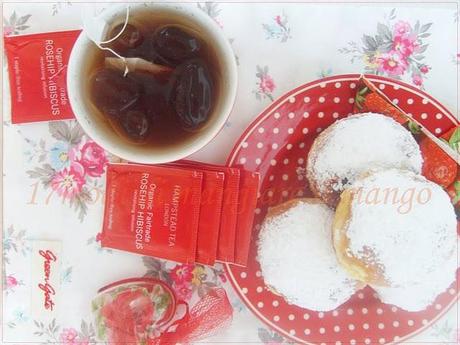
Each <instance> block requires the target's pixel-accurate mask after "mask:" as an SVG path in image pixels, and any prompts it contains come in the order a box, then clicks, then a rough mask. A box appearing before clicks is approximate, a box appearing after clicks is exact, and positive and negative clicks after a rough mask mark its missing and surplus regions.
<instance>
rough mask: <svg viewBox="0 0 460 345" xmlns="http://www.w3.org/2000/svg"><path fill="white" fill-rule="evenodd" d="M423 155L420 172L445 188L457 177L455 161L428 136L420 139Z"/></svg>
mask: <svg viewBox="0 0 460 345" xmlns="http://www.w3.org/2000/svg"><path fill="white" fill-rule="evenodd" d="M420 150H421V151H422V156H423V167H422V174H423V175H424V176H425V177H426V178H427V179H428V180H431V181H433V182H435V183H437V184H439V185H441V186H442V187H444V188H447V187H448V186H449V185H450V184H451V183H452V182H454V180H455V178H456V177H457V170H458V167H457V163H456V162H455V161H454V160H453V159H452V158H450V157H449V156H448V155H447V154H446V153H445V152H444V151H443V150H442V149H441V148H440V147H439V146H438V145H437V144H435V143H434V142H433V141H432V140H431V139H430V138H428V137H424V138H423V139H422V140H421V141H420Z"/></svg>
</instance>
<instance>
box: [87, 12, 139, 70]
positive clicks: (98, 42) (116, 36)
mask: <svg viewBox="0 0 460 345" xmlns="http://www.w3.org/2000/svg"><path fill="white" fill-rule="evenodd" d="M129 15H130V7H129V5H127V6H126V16H125V21H124V23H123V27H122V28H121V30H120V32H119V33H118V34H116V35H115V36H114V37H112V38H110V39H108V40H105V41H98V40H95V39H93V38H92V37H91V35H88V37H89V38H90V39H91V40H92V41H93V42H94V44H96V46H97V47H98V48H99V49H101V50H106V51H109V52H111V53H112V54H113V55H115V56H116V57H117V58H119V59H120V60H122V61H123V64H124V66H125V70H124V73H123V76H126V75H127V74H128V72H129V69H128V64H127V62H126V59H125V57H123V56H121V55H120V54H118V53H117V52H116V51H114V50H113V49H112V48H110V47H104V46H103V44H108V43H111V42H113V41H115V40H116V39H118V38H119V37H120V36H121V35H122V34H123V32H124V31H125V30H126V27H127V26H128V21H129Z"/></svg>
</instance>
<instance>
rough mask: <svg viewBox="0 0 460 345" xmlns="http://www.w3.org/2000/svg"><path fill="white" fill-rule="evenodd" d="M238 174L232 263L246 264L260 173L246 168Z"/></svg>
mask: <svg viewBox="0 0 460 345" xmlns="http://www.w3.org/2000/svg"><path fill="white" fill-rule="evenodd" d="M240 174H241V175H240V190H239V195H238V218H237V219H238V220H237V223H236V235H235V260H234V263H235V264H237V265H241V266H246V264H247V262H248V255H249V247H250V244H251V236H252V225H253V221H254V210H255V208H256V205H257V193H258V189H259V180H260V175H259V174H258V173H254V172H250V171H246V170H240Z"/></svg>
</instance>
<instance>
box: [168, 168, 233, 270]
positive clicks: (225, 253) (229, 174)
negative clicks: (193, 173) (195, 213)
mask: <svg viewBox="0 0 460 345" xmlns="http://www.w3.org/2000/svg"><path fill="white" fill-rule="evenodd" d="M173 164H180V165H182V166H189V167H200V168H203V169H207V170H211V171H219V172H223V173H225V181H224V195H223V200H222V215H221V220H220V228H219V239H218V245H217V257H216V260H217V261H221V262H234V260H235V234H236V224H237V215H238V194H239V185H240V170H239V169H236V168H229V167H223V166H219V165H213V164H206V163H201V162H191V161H187V160H183V161H179V162H177V163H173Z"/></svg>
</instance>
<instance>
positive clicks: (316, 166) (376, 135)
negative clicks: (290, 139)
mask: <svg viewBox="0 0 460 345" xmlns="http://www.w3.org/2000/svg"><path fill="white" fill-rule="evenodd" d="M422 163H423V159H422V155H421V152H420V148H419V146H418V144H417V142H416V141H415V139H414V137H413V136H412V134H411V133H410V132H409V131H408V130H406V129H405V128H404V127H403V126H401V125H400V124H399V123H397V122H396V121H395V120H393V119H392V118H391V117H388V116H385V115H381V114H375V113H363V114H357V115H353V116H350V117H347V118H344V119H341V120H339V121H337V122H335V123H334V124H332V125H331V126H329V127H328V128H327V129H326V130H325V131H323V132H322V133H321V134H320V135H319V136H318V137H317V138H316V139H315V141H314V143H313V145H312V147H311V150H310V153H309V155H308V160H307V178H308V181H309V183H310V188H311V190H312V192H313V193H314V194H315V195H316V196H317V197H320V198H322V199H323V200H324V201H325V202H326V203H327V204H328V205H329V206H331V207H335V206H337V203H338V202H339V198H340V193H341V192H342V191H343V190H344V189H345V188H346V187H348V186H349V185H351V184H352V183H353V182H354V181H356V179H358V178H359V177H360V176H362V175H363V174H365V173H367V172H369V171H378V170H385V169H389V168H399V169H406V170H411V171H413V172H416V173H420V172H421V169H422Z"/></svg>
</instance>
